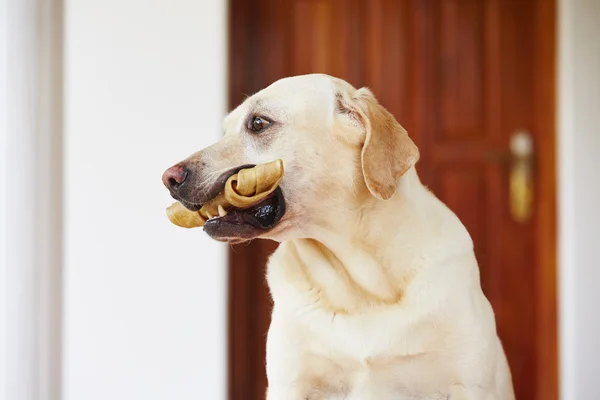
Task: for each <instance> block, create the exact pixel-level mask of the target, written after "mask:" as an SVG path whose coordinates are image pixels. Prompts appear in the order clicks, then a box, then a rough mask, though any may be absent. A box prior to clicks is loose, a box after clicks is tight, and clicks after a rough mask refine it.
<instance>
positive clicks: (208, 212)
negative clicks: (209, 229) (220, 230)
mask: <svg viewBox="0 0 600 400" xmlns="http://www.w3.org/2000/svg"><path fill="white" fill-rule="evenodd" d="M206 215H208V219H213V218H214V217H215V216H214V215H212V214H211V213H210V211H207V212H206Z"/></svg>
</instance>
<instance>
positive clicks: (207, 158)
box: [163, 74, 514, 400]
mask: <svg viewBox="0 0 600 400" xmlns="http://www.w3.org/2000/svg"><path fill="white" fill-rule="evenodd" d="M224 129H225V132H226V134H225V136H224V137H223V139H222V140H221V141H219V142H218V143H216V144H214V145H213V146H211V147H208V148H207V149H204V150H202V151H200V152H198V153H196V154H194V155H192V156H191V157H189V158H188V159H187V160H184V161H183V162H181V163H179V164H177V165H176V166H174V167H172V168H170V169H169V170H167V172H165V175H164V176H163V179H164V182H165V184H166V185H167V187H168V188H169V189H170V190H171V193H172V195H173V197H175V198H176V199H178V200H180V201H181V202H183V203H184V205H186V207H188V208H190V209H193V210H197V209H199V207H200V206H201V205H202V203H204V202H206V201H208V200H210V199H211V198H213V197H214V196H215V195H216V194H218V193H219V191H221V190H222V188H223V184H224V181H225V179H227V177H228V176H230V175H231V174H233V173H235V172H236V171H237V170H239V169H240V168H242V167H248V166H251V165H256V164H261V163H264V162H268V161H271V160H274V159H278V158H280V159H282V160H283V161H284V165H285V175H284V177H283V180H282V182H281V184H280V189H278V190H277V191H276V192H275V193H274V194H273V195H272V196H269V197H268V198H267V199H265V200H263V201H262V202H261V203H259V204H257V205H255V206H254V207H251V208H249V209H245V210H232V211H230V212H229V213H228V214H227V215H225V216H221V217H216V218H213V219H211V220H209V221H208V222H207V223H206V225H205V226H204V230H205V231H206V233H208V234H209V235H210V236H211V237H213V238H215V239H217V240H221V241H227V242H239V241H245V240H249V239H254V238H268V239H272V240H276V241H278V242H280V243H281V245H280V246H279V248H278V250H277V251H276V252H275V254H274V255H273V256H272V257H271V259H270V261H269V264H268V272H267V280H268V283H269V287H270V290H271V293H272V296H273V300H274V308H273V318H272V323H271V327H270V329H269V334H268V339H267V375H268V381H269V389H268V393H267V399H268V400H309V399H310V400H318V399H346V400H400V399H452V400H461V399H464V400H467V399H469V400H475V399H478V400H479V399H480V400H509V399H514V394H513V389H512V383H511V376H510V371H509V368H508V364H507V361H506V357H505V354H504V350H503V348H502V345H501V343H500V340H499V339H498V336H497V333H496V325H495V319H494V314H493V311H492V308H491V306H490V304H489V302H488V300H487V299H486V297H485V296H484V294H483V292H482V290H481V286H480V280H479V269H478V266H477V262H476V260H475V256H474V253H473V243H472V241H471V238H470V236H469V234H468V232H467V230H466V229H465V227H464V226H463V224H462V223H461V222H460V221H459V219H458V218H457V217H456V216H455V215H454V214H453V213H452V211H450V210H449V209H448V208H447V207H446V206H445V205H444V204H443V203H442V202H440V201H439V200H438V199H437V198H436V197H435V196H434V195H433V194H432V193H431V192H430V191H429V190H427V189H426V188H425V187H424V186H423V185H422V184H421V182H420V181H419V178H418V176H417V172H416V171H415V167H414V166H415V163H416V162H417V160H418V159H419V151H418V149H417V147H416V146H415V144H414V143H413V141H412V140H411V139H410V138H409V136H408V135H407V133H406V131H405V130H404V129H403V128H402V127H401V126H400V125H399V124H398V123H397V122H396V120H395V119H394V117H393V116H392V115H391V114H390V113H389V112H388V111H386V110H385V109H384V108H383V107H382V106H381V105H379V104H378V102H377V100H376V99H375V97H374V96H373V94H372V93H371V92H370V91H369V90H368V89H366V88H362V89H355V88H354V87H352V86H351V85H350V84H348V83H346V82H344V81H342V80H340V79H336V78H333V77H330V76H327V75H320V74H314V75H304V76H297V77H291V78H286V79H282V80H280V81H277V82H275V83H274V84H272V85H271V86H269V87H267V88H266V89H264V90H262V91H260V92H259V93H257V94H255V95H253V96H252V97H249V98H248V99H246V100H245V101H244V102H243V104H241V105H240V106H239V107H238V108H236V109H235V110H234V111H233V112H231V113H230V114H229V116H227V118H226V119H225V121H224Z"/></svg>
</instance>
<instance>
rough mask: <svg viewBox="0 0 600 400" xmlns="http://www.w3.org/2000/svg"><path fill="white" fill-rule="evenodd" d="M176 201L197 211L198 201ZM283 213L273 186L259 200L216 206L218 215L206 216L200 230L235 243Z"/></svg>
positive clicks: (257, 233)
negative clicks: (242, 206) (238, 206)
mask: <svg viewBox="0 0 600 400" xmlns="http://www.w3.org/2000/svg"><path fill="white" fill-rule="evenodd" d="M180 202H181V203H182V204H183V205H184V206H185V207H186V208H187V209H189V210H191V211H198V210H200V209H201V208H202V204H193V203H188V202H186V201H185V200H180ZM284 214H285V199H284V196H283V192H282V190H281V188H279V187H277V188H276V189H275V190H274V191H273V192H272V193H271V194H269V195H268V196H267V197H265V198H263V199H262V200H261V201H259V202H257V203H255V204H253V205H251V206H248V207H244V208H237V207H230V208H228V209H227V210H225V209H220V210H219V215H212V216H209V218H208V220H207V221H206V223H205V224H204V231H205V232H206V233H207V234H208V235H209V236H210V237H211V238H213V239H216V240H219V241H225V242H232V243H234V242H239V241H245V240H250V239H254V238H256V237H259V236H261V235H263V234H264V233H266V232H268V231H270V230H271V229H272V228H274V227H275V226H276V225H277V223H278V222H279V221H280V220H281V218H282V217H283V215H284Z"/></svg>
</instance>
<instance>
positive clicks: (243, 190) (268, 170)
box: [167, 160, 283, 228]
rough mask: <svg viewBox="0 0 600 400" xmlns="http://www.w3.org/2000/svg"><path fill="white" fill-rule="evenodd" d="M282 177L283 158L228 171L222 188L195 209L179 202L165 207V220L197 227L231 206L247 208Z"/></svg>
mask: <svg viewBox="0 0 600 400" xmlns="http://www.w3.org/2000/svg"><path fill="white" fill-rule="evenodd" d="M282 177H283V161H281V160H275V161H271V162H269V163H266V164H260V165H257V166H256V167H254V168H246V169H242V170H240V171H239V172H238V173H237V174H234V175H231V176H230V177H229V179H227V182H225V188H224V189H223V191H222V192H221V193H219V194H218V195H217V197H215V198H214V199H212V200H210V201H208V202H207V203H206V204H204V205H203V206H202V208H201V209H200V210H199V211H191V210H188V209H187V208H185V207H184V206H183V204H181V203H180V202H176V203H173V204H172V205H171V206H170V207H169V208H167V216H168V217H169V220H170V221H171V222H172V223H173V224H175V225H177V226H180V227H182V228H197V227H200V226H203V225H204V224H205V223H206V221H207V220H208V219H210V218H212V217H215V216H223V215H225V214H227V210H228V209H230V208H231V207H235V208H247V207H250V206H253V205H254V204H256V203H258V202H260V201H262V200H263V199H264V198H265V197H267V196H268V195H270V194H271V193H273V191H274V190H275V189H276V188H277V186H278V185H279V182H280V181H281V178H282Z"/></svg>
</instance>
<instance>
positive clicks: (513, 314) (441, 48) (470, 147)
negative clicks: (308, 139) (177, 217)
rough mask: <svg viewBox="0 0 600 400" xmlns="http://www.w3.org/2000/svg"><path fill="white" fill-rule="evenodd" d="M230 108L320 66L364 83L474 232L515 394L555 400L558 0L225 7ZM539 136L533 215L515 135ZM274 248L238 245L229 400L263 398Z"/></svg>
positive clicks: (327, 0) (279, 0) (235, 1)
mask: <svg viewBox="0 0 600 400" xmlns="http://www.w3.org/2000/svg"><path fill="white" fill-rule="evenodd" d="M229 9H230V37H229V38H230V39H229V42H230V43H229V44H230V48H229V58H230V63H229V65H230V87H229V96H230V97H229V99H230V107H231V108H233V107H235V106H236V105H237V104H239V102H240V101H241V100H242V99H243V97H244V95H249V94H252V93H254V92H256V91H258V90H260V89H261V88H263V87H265V86H267V85H269V84H270V83H272V82H273V81H275V80H277V79H279V78H282V77H284V76H289V75H293V74H303V73H312V72H323V73H328V74H332V75H336V76H338V77H340V78H343V79H346V80H348V81H349V82H350V83H352V84H353V85H355V86H357V87H359V86H369V87H370V88H371V89H372V90H373V92H374V93H375V95H376V96H377V97H378V98H379V100H380V101H381V103H382V104H383V105H384V106H385V107H387V108H388V109H389V110H390V111H391V112H392V113H393V114H394V115H395V116H396V118H397V119H398V120H399V122H400V123H401V124H402V125H403V126H405V127H406V128H407V130H408V131H409V134H410V135H411V136H412V137H413V139H414V140H415V142H416V143H417V145H418V146H419V148H420V150H421V154H422V156H421V160H420V161H419V164H418V166H417V169H418V171H419V174H420V176H421V178H422V180H423V182H424V183H425V184H426V185H427V186H429V187H430V188H431V189H432V190H433V191H434V193H436V194H437V195H438V196H439V197H440V198H441V199H442V200H443V201H445V202H446V203H447V204H448V205H449V206H450V207H451V208H452V209H453V210H454V211H455V212H456V214H457V215H458V216H459V217H460V218H461V219H462V221H463V222H464V223H465V225H466V226H467V228H468V229H469V231H470V233H471V235H472V237H473V240H474V243H475V252H476V256H477V258H478V261H479V263H480V268H481V279H482V286H483V288H484V291H485V293H486V295H487V296H488V297H489V299H490V301H491V303H492V305H493V307H494V310H495V312H496V316H497V326H498V332H499V335H500V337H501V339H502V341H503V343H504V346H505V348H506V352H507V355H508V358H509V362H510V365H511V368H512V372H513V377H514V383H515V389H516V392H517V399H519V400H520V399H524V400H542V399H544V400H555V399H558V381H557V379H558V351H557V314H556V250H555V248H556V246H555V245H556V215H555V213H556V200H555V193H556V183H555V181H556V176H555V149H554V146H555V123H554V115H555V105H554V101H555V88H554V85H555V60H554V57H555V43H554V40H555V18H556V17H555V13H556V6H555V0H526V1H522V0H486V1H483V0H402V1H386V0H370V1H367V0H347V1H341V0H230V7H229ZM520 128H525V129H528V130H529V131H530V132H531V133H532V135H533V136H534V138H535V145H536V152H537V153H536V154H537V156H536V169H535V179H536V181H535V195H536V202H535V204H536V209H535V211H534V216H533V220H532V221H531V222H529V223H517V222H515V221H513V220H512V219H511V217H510V214H509V209H508V196H509V191H508V173H509V168H510V157H509V153H508V141H509V138H510V135H511V134H512V133H513V132H514V131H515V130H517V129H520ZM275 248H276V245H275V244H274V243H271V242H267V241H255V242H253V243H251V244H250V245H244V246H234V247H233V248H232V251H231V253H230V270H229V272H230V278H229V292H230V295H229V311H230V313H229V398H230V399H231V400H241V399H244V400H253V399H257V400H258V399H264V393H265V387H266V379H265V372H264V357H265V355H264V349H265V340H266V331H267V328H268V325H269V320H270V308H271V302H270V297H269V294H268V290H267V288H266V284H265V279H264V265H265V262H266V260H267V258H268V256H269V254H271V253H272V251H273V250H274V249H275Z"/></svg>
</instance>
